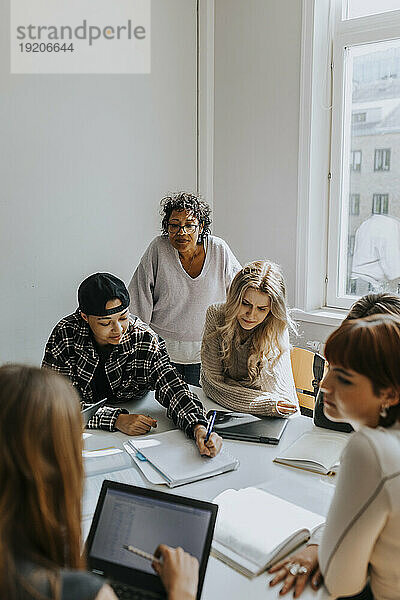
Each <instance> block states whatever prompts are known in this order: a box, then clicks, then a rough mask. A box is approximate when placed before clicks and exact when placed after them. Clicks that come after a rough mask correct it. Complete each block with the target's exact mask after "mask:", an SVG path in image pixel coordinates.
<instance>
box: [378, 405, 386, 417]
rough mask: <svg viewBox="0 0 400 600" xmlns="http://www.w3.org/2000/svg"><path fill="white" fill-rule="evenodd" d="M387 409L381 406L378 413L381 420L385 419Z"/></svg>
mask: <svg viewBox="0 0 400 600" xmlns="http://www.w3.org/2000/svg"><path fill="white" fill-rule="evenodd" d="M387 409H388V407H387V406H382V407H381V410H380V411H379V414H380V416H381V417H382V419H386V417H387V414H388V411H387Z"/></svg>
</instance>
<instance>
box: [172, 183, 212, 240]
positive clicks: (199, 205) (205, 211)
mask: <svg viewBox="0 0 400 600" xmlns="http://www.w3.org/2000/svg"><path fill="white" fill-rule="evenodd" d="M160 205H161V210H160V215H161V216H162V221H161V235H162V236H164V237H167V236H168V221H169V219H170V217H171V214H172V211H174V210H176V211H178V212H181V211H183V210H186V211H188V212H190V213H191V214H192V215H193V216H194V217H195V218H196V219H197V220H198V222H199V225H202V226H203V230H202V231H201V233H200V235H199V239H198V243H199V244H201V243H202V242H203V240H204V239H205V238H206V237H207V236H208V234H209V233H211V230H210V225H211V208H210V206H209V204H207V202H205V201H204V200H202V199H201V196H198V195H196V194H191V193H190V192H175V193H174V194H170V195H169V196H165V197H164V198H163V199H162V200H161V202H160Z"/></svg>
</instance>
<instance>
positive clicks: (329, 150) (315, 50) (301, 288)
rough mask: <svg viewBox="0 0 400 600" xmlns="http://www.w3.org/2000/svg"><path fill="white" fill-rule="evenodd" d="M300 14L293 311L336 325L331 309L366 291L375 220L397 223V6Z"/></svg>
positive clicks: (333, 5) (313, 8)
mask: <svg viewBox="0 0 400 600" xmlns="http://www.w3.org/2000/svg"><path fill="white" fill-rule="evenodd" d="M302 6H303V14H302V17H303V35H302V76H301V96H300V139H299V201H298V208H299V211H298V214H299V219H298V231H297V248H296V250H297V255H296V260H297V266H296V271H297V282H296V305H297V306H298V307H299V308H300V309H301V311H302V313H301V314H300V313H299V318H302V319H303V320H308V321H311V322H315V323H326V324H333V323H338V322H339V316H338V315H337V313H335V315H336V316H332V311H329V310H328V311H327V310H325V309H326V308H328V309H329V308H332V309H336V308H341V309H348V308H349V307H350V306H351V304H352V303H353V302H354V300H355V296H360V295H362V294H365V293H366V292H367V290H368V289H369V288H370V281H371V279H369V278H368V273H361V271H360V269H358V268H357V267H358V263H357V261H358V260H362V259H363V257H362V256H361V255H360V252H361V250H362V249H363V248H366V247H371V248H372V244H371V245H369V244H368V243H366V244H365V243H363V244H360V243H359V239H360V236H361V235H363V236H364V241H365V235H366V233H365V232H366V230H367V235H371V232H369V233H368V228H369V226H370V224H371V223H372V224H373V225H375V226H376V225H377V220H376V219H373V218H372V217H373V214H382V215H387V216H388V217H393V225H394V224H396V226H397V219H398V218H400V192H399V187H398V182H399V181H400V164H399V165H397V164H396V163H397V156H398V155H399V152H400V0H368V2H366V0H329V1H328V0H326V1H325V2H323V1H319V0H303V3H302ZM375 151H376V152H375ZM382 178H384V182H383V181H382ZM380 190H383V192H384V193H381V192H380ZM374 194H375V196H374ZM389 197H390V205H389ZM372 211H374V212H372ZM388 229H390V227H388ZM325 232H326V233H325ZM321 236H323V243H322V244H321ZM367 241H368V240H367ZM372 260H376V257H371V262H372ZM368 264H369V263H368V262H367V265H368ZM353 267H354V268H353ZM383 272H384V273H385V272H386V271H385V270H383ZM399 277H400V273H399ZM395 278H397V279H398V277H397V276H396V275H395ZM373 289H374V290H376V289H383V290H385V291H388V292H397V282H396V283H395V279H394V278H393V279H390V280H384V281H379V282H378V283H377V285H375V283H374V284H373ZM321 307H323V308H324V310H323V311H322V312H319V313H318V314H317V313H315V311H316V310H318V309H319V308H321ZM335 319H337V320H336V321H335Z"/></svg>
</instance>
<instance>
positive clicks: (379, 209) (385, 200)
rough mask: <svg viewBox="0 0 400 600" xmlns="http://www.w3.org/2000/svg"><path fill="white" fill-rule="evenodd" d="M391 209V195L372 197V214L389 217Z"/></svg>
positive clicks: (375, 195)
mask: <svg viewBox="0 0 400 600" xmlns="http://www.w3.org/2000/svg"><path fill="white" fill-rule="evenodd" d="M388 209H389V194H374V195H373V196H372V214H373V215H387V214H388V212H389V211H388Z"/></svg>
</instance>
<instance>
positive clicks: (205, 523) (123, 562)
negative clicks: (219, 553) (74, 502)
mask: <svg viewBox="0 0 400 600" xmlns="http://www.w3.org/2000/svg"><path fill="white" fill-rule="evenodd" d="M216 511H217V507H216V506H215V505H212V504H210V503H207V502H201V501H198V500H192V499H190V498H183V497H181V496H176V495H175V494H169V493H165V492H159V491H154V490H149V489H144V488H136V487H134V486H127V485H124V484H117V483H115V482H108V481H106V482H104V484H103V489H102V493H101V494H100V498H99V502H98V508H97V509H96V513H95V517H94V520H93V523H92V528H91V532H90V534H89V538H88V559H89V564H90V565H91V566H95V567H96V568H97V569H98V568H99V567H100V568H101V569H102V570H103V571H104V572H105V575H106V576H107V577H112V578H113V577H114V573H113V565H115V568H116V569H117V572H118V574H117V576H116V577H114V578H115V579H119V580H120V579H121V568H122V572H125V573H127V572H130V574H131V575H132V573H133V572H135V573H134V575H135V576H134V577H129V580H131V579H132V581H133V580H136V581H137V580H138V579H139V580H141V579H142V578H141V577H138V575H139V574H138V572H140V573H141V574H147V575H148V576H151V579H153V578H157V580H159V578H158V576H157V575H155V573H154V570H153V568H152V566H151V562H150V561H149V560H147V559H145V558H142V557H140V556H137V555H135V554H132V553H131V552H129V551H128V550H126V549H125V548H124V545H132V546H135V547H136V548H140V549H141V550H144V551H145V552H148V553H150V554H153V553H154V551H155V549H156V548H157V546H158V545H159V544H161V543H162V544H167V545H168V546H171V547H173V548H175V547H177V546H181V547H182V548H183V549H184V550H185V551H186V552H189V553H190V554H192V555H193V556H195V557H196V558H197V559H198V561H199V564H200V574H199V589H201V584H202V580H203V579H204V574H205V569H206V565H207V560H208V555H209V552H210V545H211V540H212V534H213V530H214V524H215V517H216ZM200 577H201V583H200ZM123 579H125V578H123ZM145 579H148V577H146V578H145ZM126 582H127V581H126ZM198 597H200V596H198Z"/></svg>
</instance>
